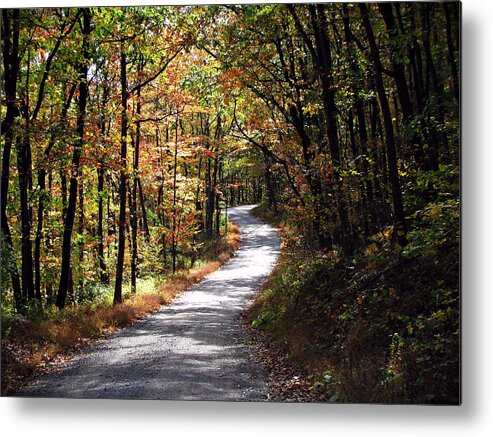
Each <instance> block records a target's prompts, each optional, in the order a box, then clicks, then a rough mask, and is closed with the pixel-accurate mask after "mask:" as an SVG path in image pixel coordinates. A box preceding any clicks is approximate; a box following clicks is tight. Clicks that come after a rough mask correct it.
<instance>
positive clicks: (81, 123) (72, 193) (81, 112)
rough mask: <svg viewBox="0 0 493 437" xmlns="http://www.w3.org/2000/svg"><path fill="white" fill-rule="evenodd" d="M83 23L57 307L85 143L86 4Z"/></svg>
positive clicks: (66, 273) (63, 293)
mask: <svg viewBox="0 0 493 437" xmlns="http://www.w3.org/2000/svg"><path fill="white" fill-rule="evenodd" d="M82 14H83V25H82V35H83V42H82V54H83V61H82V63H81V65H80V67H79V102H78V109H77V129H76V132H77V140H76V143H75V144H74V152H73V156H72V169H71V175H70V188H69V200H68V207H67V212H66V215H65V218H64V227H63V241H62V268H61V273H60V284H59V286H58V294H57V300H56V305H57V307H58V308H60V309H61V308H63V307H64V306H65V300H66V298H67V292H68V288H69V279H71V274H70V273H71V266H70V253H71V240H72V230H73V226H74V219H75V210H76V203H77V188H78V180H77V177H78V173H79V162H80V156H81V153H82V146H83V143H84V128H85V119H86V104H87V94H88V85H87V72H88V69H89V52H88V50H89V34H90V32H91V11H90V9H88V8H84V9H82Z"/></svg>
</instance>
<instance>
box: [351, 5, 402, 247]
mask: <svg viewBox="0 0 493 437" xmlns="http://www.w3.org/2000/svg"><path fill="white" fill-rule="evenodd" d="M358 6H359V8H360V12H361V17H362V19H363V26H364V28H365V30H366V35H367V37H368V43H369V45H370V52H371V57H372V60H373V65H374V68H375V84H376V88H377V94H378V97H379V100H380V108H381V110H382V115H383V121H384V128H385V136H386V148H387V161H388V169H389V178H390V184H391V187H392V201H393V205H394V224H395V227H396V231H397V241H398V242H399V245H400V246H402V247H404V246H406V244H407V238H406V233H407V229H406V220H405V215H404V207H403V204H402V191H401V187H400V182H399V175H398V171H397V155H396V149H395V138H394V129H393V126H392V115H391V112H390V107H389V102H388V100H387V95H386V93H385V87H384V83H383V69H382V63H381V61H380V55H379V52H378V48H377V44H376V42H375V35H374V33H373V28H372V26H371V23H370V18H369V16H368V14H369V10H368V7H367V6H366V4H364V3H358Z"/></svg>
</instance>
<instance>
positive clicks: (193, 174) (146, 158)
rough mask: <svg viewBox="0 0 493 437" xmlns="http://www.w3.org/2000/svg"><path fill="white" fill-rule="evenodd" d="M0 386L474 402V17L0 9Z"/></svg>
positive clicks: (124, 395)
mask: <svg viewBox="0 0 493 437" xmlns="http://www.w3.org/2000/svg"><path fill="white" fill-rule="evenodd" d="M1 35H2V46H1V53H2V67H1V68H2V74H1V86H2V89H1V91H2V100H1V117H2V125H1V135H2V136H1V154H2V176H1V235H2V239H1V255H2V257H1V292H2V295H1V304H2V326H1V328H2V395H3V396H21V397H62V398H89V399H94V398H112V399H114V398H116V399H166V400H223V401H277V402H325V403H334V402H337V403H384V404H392V403H399V404H448V405H457V404H459V403H460V347H459V339H460V323H459V322H460V299H459V297H460V296H459V272H460V263H459V261H460V255H459V253H460V252H459V242H460V234H459V190H460V183H459V166H460V135H459V132H460V130H459V129H460V125H459V110H460V83H461V76H460V71H461V70H460V67H461V65H460V3H459V2H422V3H420V2H387V3H327V4H324V3H317V4H248V5H241V4H237V5H214V6H147V7H135V6H128V7H91V8H83V7H82V8H80V7H68V8H43V9H29V8H26V9H2V18H1Z"/></svg>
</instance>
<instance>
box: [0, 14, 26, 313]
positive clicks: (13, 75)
mask: <svg viewBox="0 0 493 437" xmlns="http://www.w3.org/2000/svg"><path fill="white" fill-rule="evenodd" d="M11 14H12V18H11ZM19 15H20V11H19V9H14V10H12V11H9V10H8V9H3V10H2V26H1V31H2V41H3V64H4V81H5V100H6V103H5V106H6V114H5V118H4V119H3V121H2V128H1V134H2V137H3V139H4V146H3V153H2V178H1V200H0V207H1V222H2V239H1V241H2V243H3V244H4V245H3V246H2V247H3V248H4V249H5V252H4V254H3V255H4V256H5V258H6V259H7V260H8V266H9V272H10V277H11V281H12V289H13V292H14V300H15V305H16V308H17V310H18V311H19V310H21V309H22V307H23V305H24V304H25V301H24V298H23V295H22V289H21V283H20V278H19V272H18V269H17V262H16V259H15V253H14V245H13V241H12V233H11V231H10V226H9V222H8V217H7V201H8V191H9V179H10V154H11V151H12V145H13V142H14V124H15V119H16V118H18V117H19V115H20V114H19V110H18V109H17V105H16V101H17V80H18V76H19V63H20V59H19ZM11 21H13V22H12V23H11Z"/></svg>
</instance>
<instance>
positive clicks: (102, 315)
mask: <svg viewBox="0 0 493 437" xmlns="http://www.w3.org/2000/svg"><path fill="white" fill-rule="evenodd" d="M239 244H240V236H239V229H238V227H237V226H236V225H234V224H230V226H229V232H228V235H227V237H226V238H223V239H221V240H220V241H219V242H218V244H217V248H216V255H217V258H216V259H215V260H213V261H210V262H208V263H206V264H204V265H202V266H200V267H198V268H196V269H192V270H185V271H181V272H179V273H178V274H177V275H175V276H173V277H171V278H168V279H167V280H165V281H161V282H159V283H158V284H157V286H156V290H155V291H154V292H153V293H146V294H134V295H130V296H128V297H127V298H126V299H125V301H124V302H123V303H122V304H118V305H108V304H98V305H79V306H71V307H67V308H65V309H64V310H63V311H61V312H52V313H47V314H45V317H44V318H40V319H36V320H25V319H19V320H18V321H17V322H15V324H14V326H12V330H11V334H10V335H9V336H8V337H7V338H6V339H3V341H2V395H9V394H13V393H15V391H16V390H18V389H19V388H20V387H22V386H23V385H25V383H27V382H28V381H29V380H30V379H31V378H32V377H34V376H36V375H40V374H42V373H45V372H47V371H50V370H53V369H57V368H58V367H60V365H61V364H63V363H64V362H65V361H67V360H68V359H70V358H71V357H72V356H73V354H74V353H75V352H76V351H78V350H80V349H82V348H84V347H85V346H87V345H89V344H91V343H93V342H94V341H95V340H98V339H101V338H104V337H106V336H107V335H108V334H110V333H112V332H114V331H115V330H116V329H119V328H122V327H124V326H128V325H131V324H132V323H135V322H137V321H138V320H141V319H142V318H144V317H146V316H147V315H149V314H151V313H153V312H156V311H158V310H159V308H160V307H161V306H162V305H167V304H170V303H171V302H172V301H173V300H174V299H175V298H176V297H177V296H178V295H179V294H181V293H183V292H184V291H185V290H187V289H188V288H190V287H191V286H192V285H194V284H197V283H198V282H200V281H202V280H203V279H204V277H205V276H207V275H208V274H210V273H212V272H213V271H215V270H217V269H218V268H219V267H221V265H223V264H224V263H225V262H226V261H228V260H229V259H230V258H231V256H232V255H233V254H234V252H235V251H236V250H237V249H238V247H239Z"/></svg>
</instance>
